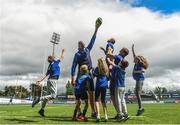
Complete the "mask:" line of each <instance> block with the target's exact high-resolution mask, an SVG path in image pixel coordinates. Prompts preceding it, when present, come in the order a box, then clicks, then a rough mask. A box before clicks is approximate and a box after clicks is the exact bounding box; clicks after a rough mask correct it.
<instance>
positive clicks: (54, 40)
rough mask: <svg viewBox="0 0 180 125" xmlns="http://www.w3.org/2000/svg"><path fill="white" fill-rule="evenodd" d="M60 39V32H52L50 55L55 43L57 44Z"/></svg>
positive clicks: (53, 53)
mask: <svg viewBox="0 0 180 125" xmlns="http://www.w3.org/2000/svg"><path fill="white" fill-rule="evenodd" d="M59 41H60V34H58V33H55V32H53V35H52V38H51V41H50V42H51V43H53V52H52V55H53V56H54V55H55V44H59Z"/></svg>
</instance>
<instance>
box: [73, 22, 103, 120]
mask: <svg viewBox="0 0 180 125" xmlns="http://www.w3.org/2000/svg"><path fill="white" fill-rule="evenodd" d="M101 23H102V22H101ZM101 23H98V21H96V25H95V31H94V34H93V36H92V38H91V41H90V43H89V45H88V46H87V47H85V44H84V42H83V41H79V42H78V52H76V54H75V55H74V60H73V64H72V67H71V83H72V85H75V83H76V78H78V75H79V73H80V67H81V66H82V65H87V66H88V70H89V73H90V76H91V77H92V75H91V70H92V61H91V56H90V52H91V50H92V48H93V45H94V43H95V40H96V34H97V31H98V29H99V27H100V25H101ZM77 65H78V73H77V77H76V78H75V72H76V67H77ZM88 93H89V95H90V105H91V109H92V117H96V113H95V107H94V83H91V84H89V88H88Z"/></svg>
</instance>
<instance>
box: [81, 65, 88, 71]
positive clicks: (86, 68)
mask: <svg viewBox="0 0 180 125" xmlns="http://www.w3.org/2000/svg"><path fill="white" fill-rule="evenodd" d="M80 71H81V72H82V73H88V72H89V70H88V66H87V65H82V66H81V67H80Z"/></svg>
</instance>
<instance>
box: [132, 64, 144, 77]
mask: <svg viewBox="0 0 180 125" xmlns="http://www.w3.org/2000/svg"><path fill="white" fill-rule="evenodd" d="M138 70H143V66H142V65H141V64H135V65H134V71H138ZM133 78H134V79H135V80H144V79H145V77H144V74H143V73H133Z"/></svg>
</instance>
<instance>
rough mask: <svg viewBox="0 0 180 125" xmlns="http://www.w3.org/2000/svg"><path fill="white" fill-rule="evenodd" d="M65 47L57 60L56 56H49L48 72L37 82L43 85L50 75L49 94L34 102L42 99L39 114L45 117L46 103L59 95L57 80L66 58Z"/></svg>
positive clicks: (48, 82) (33, 104) (35, 102)
mask: <svg viewBox="0 0 180 125" xmlns="http://www.w3.org/2000/svg"><path fill="white" fill-rule="evenodd" d="M64 51H65V50H64V49H63V50H62V53H61V56H60V58H58V59H57V60H55V57H54V56H48V62H49V66H48V69H47V73H46V75H45V76H44V77H43V78H42V79H41V80H38V81H37V83H38V84H39V85H41V82H42V81H43V80H44V79H45V78H46V77H47V76H49V77H48V81H47V95H45V96H42V97H41V98H39V99H37V100H35V101H34V102H33V103H32V107H34V106H35V104H37V103H38V102H39V101H40V100H41V101H42V103H41V109H40V110H39V112H38V113H39V114H40V115H41V116H42V117H44V116H45V115H44V108H45V106H46V103H47V101H48V100H52V99H55V98H56V96H57V82H58V79H59V76H60V71H61V70H60V62H61V61H62V60H63V59H64Z"/></svg>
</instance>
